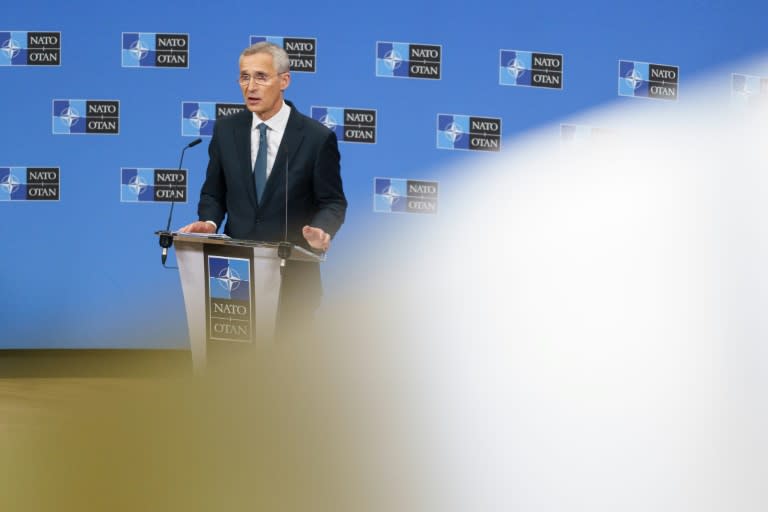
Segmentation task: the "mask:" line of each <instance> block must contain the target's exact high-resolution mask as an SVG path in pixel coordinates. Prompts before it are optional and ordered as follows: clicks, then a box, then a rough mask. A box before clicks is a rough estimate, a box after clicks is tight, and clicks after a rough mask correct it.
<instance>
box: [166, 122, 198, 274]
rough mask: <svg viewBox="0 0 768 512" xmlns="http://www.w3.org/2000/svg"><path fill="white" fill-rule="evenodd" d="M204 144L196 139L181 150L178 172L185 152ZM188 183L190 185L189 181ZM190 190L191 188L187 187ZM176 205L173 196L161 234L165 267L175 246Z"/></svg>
mask: <svg viewBox="0 0 768 512" xmlns="http://www.w3.org/2000/svg"><path fill="white" fill-rule="evenodd" d="M201 142H203V139H201V138H200V137H198V138H196V139H195V140H193V141H192V142H190V143H189V144H187V145H186V146H184V149H182V150H181V158H179V168H178V170H179V171H181V163H182V162H183V161H184V152H185V151H186V150H187V149H189V148H193V147H195V146H197V145H198V144H200V143H201ZM187 183H189V180H187ZM187 189H189V187H187ZM175 204H176V200H175V198H174V197H173V195H171V209H170V211H169V212H168V223H167V224H166V226H165V231H161V232H160V240H159V242H160V247H162V248H163V250H162V254H161V255H160V260H161V261H162V264H163V266H164V267H165V260H166V259H168V248H169V247H170V246H172V245H173V235H171V219H172V218H173V206H174V205H175Z"/></svg>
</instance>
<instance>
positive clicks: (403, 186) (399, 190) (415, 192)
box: [373, 178, 438, 213]
mask: <svg viewBox="0 0 768 512" xmlns="http://www.w3.org/2000/svg"><path fill="white" fill-rule="evenodd" d="M437 201H438V182H437V181H421V180H408V179H400V178H374V179H373V211H374V212H379V213H437Z"/></svg>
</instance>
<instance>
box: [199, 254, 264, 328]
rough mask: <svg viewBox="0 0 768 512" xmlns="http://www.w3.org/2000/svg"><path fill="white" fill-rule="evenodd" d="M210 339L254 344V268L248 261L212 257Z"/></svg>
mask: <svg viewBox="0 0 768 512" xmlns="http://www.w3.org/2000/svg"><path fill="white" fill-rule="evenodd" d="M206 277H207V280H208V287H207V292H208V293H207V303H208V315H207V324H208V339H209V340H216V341H240V342H250V341H251V340H252V339H253V338H252V334H253V321H252V318H253V315H252V313H251V312H252V307H251V267H250V261H249V260H248V259H247V258H232V257H224V256H213V255H208V263H207V265H206Z"/></svg>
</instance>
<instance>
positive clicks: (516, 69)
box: [507, 59, 525, 79]
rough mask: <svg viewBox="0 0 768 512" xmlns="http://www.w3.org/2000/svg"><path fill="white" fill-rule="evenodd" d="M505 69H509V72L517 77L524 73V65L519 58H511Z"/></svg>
mask: <svg viewBox="0 0 768 512" xmlns="http://www.w3.org/2000/svg"><path fill="white" fill-rule="evenodd" d="M507 71H509V74H510V75H512V76H513V77H515V78H516V79H517V77H519V76H520V75H522V74H523V73H525V66H524V65H523V63H522V62H521V61H520V60H518V59H512V60H511V61H510V63H509V64H507Z"/></svg>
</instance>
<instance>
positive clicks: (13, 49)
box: [0, 39, 21, 59]
mask: <svg viewBox="0 0 768 512" xmlns="http://www.w3.org/2000/svg"><path fill="white" fill-rule="evenodd" d="M0 50H2V51H3V52H4V53H5V55H6V56H7V57H8V58H9V59H13V58H14V57H15V56H17V55H18V54H19V51H20V50H21V45H19V43H17V42H16V41H14V40H13V39H8V40H7V41H5V42H4V43H3V45H2V46H0Z"/></svg>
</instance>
